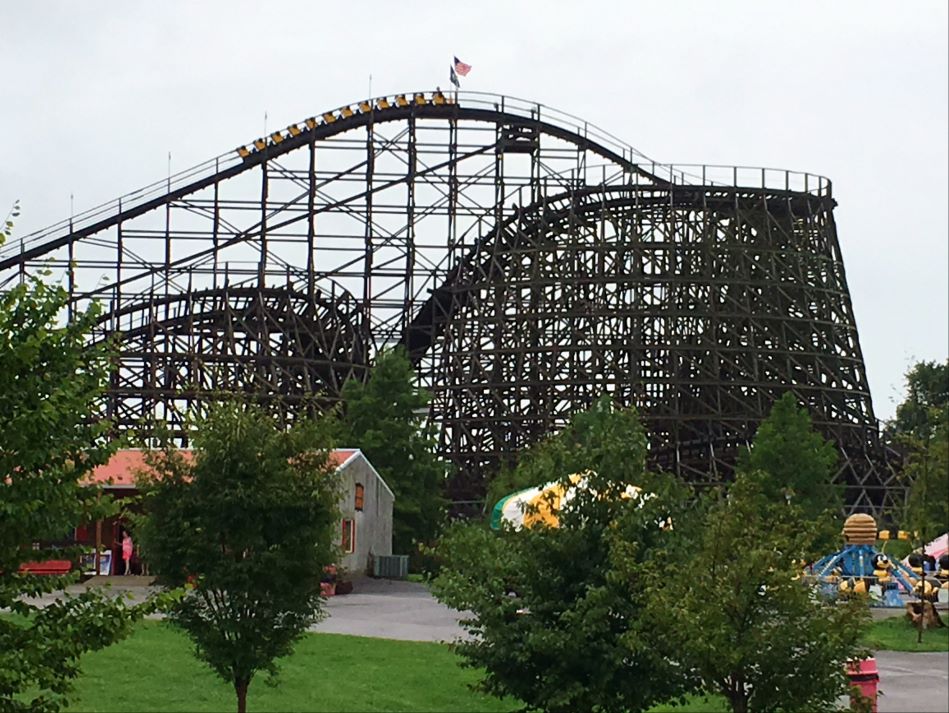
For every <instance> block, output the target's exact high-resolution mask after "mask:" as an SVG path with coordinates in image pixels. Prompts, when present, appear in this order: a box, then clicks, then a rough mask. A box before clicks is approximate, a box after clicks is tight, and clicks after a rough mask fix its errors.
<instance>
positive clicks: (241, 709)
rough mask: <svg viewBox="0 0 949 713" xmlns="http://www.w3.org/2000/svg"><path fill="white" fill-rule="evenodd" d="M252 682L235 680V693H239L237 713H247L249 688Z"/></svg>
mask: <svg viewBox="0 0 949 713" xmlns="http://www.w3.org/2000/svg"><path fill="white" fill-rule="evenodd" d="M249 684H250V681H243V680H239V679H238V680H235V681H234V692H235V693H237V713H247V686H248V685H249Z"/></svg>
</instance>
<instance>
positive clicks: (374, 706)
mask: <svg viewBox="0 0 949 713" xmlns="http://www.w3.org/2000/svg"><path fill="white" fill-rule="evenodd" d="M459 662H460V660H459V658H458V657H457V656H455V654H453V653H452V652H451V650H450V649H449V648H448V647H447V646H445V645H443V644H429V643H420V642H412V641H392V640H389V639H369V638H361V637H356V636H340V635H336V634H307V635H306V636H304V637H303V640H302V641H300V643H299V644H297V647H296V651H295V652H294V654H293V655H292V656H290V657H289V658H287V659H285V660H283V661H282V663H281V670H280V678H279V680H278V683H277V686H276V687H270V686H268V685H267V683H266V678H265V676H263V675H261V676H258V677H257V678H255V680H254V681H253V683H251V686H250V691H249V693H248V696H247V708H248V710H249V711H251V712H252V713H253V712H256V711H314V712H315V711H354V712H355V711H360V712H362V711H366V712H370V711H459V712H464V711H479V712H480V711H484V712H485V713H493V712H494V711H515V710H518V709H519V708H520V705H519V704H518V703H517V702H516V701H499V700H497V699H495V698H491V697H489V696H484V695H482V694H480V693H476V692H474V691H472V690H471V688H470V685H471V684H473V683H474V682H475V681H476V680H477V678H478V673H477V672H476V671H472V670H471V669H466V668H462V667H461V666H459ZM75 691H76V696H75V697H74V703H73V705H72V706H71V707H70V709H69V710H70V711H74V712H78V711H100V712H106V711H131V710H134V711H142V712H145V711H194V712H195V713H200V712H203V711H222V710H223V711H229V710H234V709H235V708H236V700H235V697H234V692H233V690H232V689H231V688H230V687H229V686H228V685H227V684H225V683H224V682H223V681H221V680H220V679H218V677H217V676H215V675H214V674H213V673H212V672H211V670H210V669H208V668H207V667H206V666H204V665H203V664H202V663H200V662H199V661H198V660H197V659H195V658H194V656H193V655H192V653H191V645H190V643H189V641H188V639H187V638H186V637H185V636H184V635H183V634H181V633H180V632H178V631H176V630H175V629H173V628H172V627H171V626H169V625H167V624H165V623H163V622H156V621H148V622H144V623H143V624H141V625H140V626H139V627H138V628H137V629H136V631H135V633H134V634H133V635H132V636H131V637H130V638H128V639H126V640H125V641H122V642H120V643H118V644H116V645H114V646H110V647H109V648H107V649H104V650H102V651H97V652H94V653H91V654H88V655H87V656H85V657H84V658H83V673H82V675H81V676H80V677H79V679H78V680H77V681H76V686H75ZM725 710H726V707H725V705H724V701H723V700H722V699H712V700H706V699H704V698H694V699H691V700H690V701H689V702H688V703H686V704H685V705H684V706H679V707H672V706H659V707H657V708H655V709H653V712H654V713H671V712H675V713H699V712H701V711H709V712H718V711H725Z"/></svg>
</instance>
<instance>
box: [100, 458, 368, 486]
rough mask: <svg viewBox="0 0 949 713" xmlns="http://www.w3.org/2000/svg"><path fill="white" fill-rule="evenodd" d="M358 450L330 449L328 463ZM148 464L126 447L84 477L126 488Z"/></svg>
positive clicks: (338, 465) (343, 462)
mask: <svg viewBox="0 0 949 713" xmlns="http://www.w3.org/2000/svg"><path fill="white" fill-rule="evenodd" d="M179 452H180V453H181V454H182V455H183V456H184V457H185V458H186V459H188V460H190V459H191V458H192V457H193V454H192V452H191V451H190V450H187V449H182V450H181V451H179ZM357 453H359V450H358V449H356V448H336V449H334V450H332V451H330V458H329V459H330V463H332V464H333V465H334V466H336V468H337V469H339V468H342V467H343V466H345V465H346V464H347V463H348V462H349V461H350V460H351V459H352V458H353V456H355V455H356V454H357ZM147 469H148V466H147V465H146V464H145V451H143V450H141V449H139V448H127V449H124V450H121V451H116V452H115V455H113V456H112V458H110V459H109V462H108V463H105V464H103V465H100V466H97V467H96V468H95V469H93V471H92V472H91V473H90V474H89V475H88V476H87V477H86V478H85V482H86V483H87V484H92V483H96V484H98V485H101V486H103V487H104V488H106V489H115V490H119V489H123V490H124V489H128V488H134V487H135V478H136V476H137V475H138V474H139V473H140V472H141V471H144V470H147Z"/></svg>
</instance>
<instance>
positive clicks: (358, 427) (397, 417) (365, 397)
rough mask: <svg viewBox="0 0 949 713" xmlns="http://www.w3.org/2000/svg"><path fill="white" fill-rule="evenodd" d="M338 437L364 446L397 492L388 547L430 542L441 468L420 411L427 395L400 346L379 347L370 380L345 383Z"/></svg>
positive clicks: (439, 513) (399, 549) (437, 522)
mask: <svg viewBox="0 0 949 713" xmlns="http://www.w3.org/2000/svg"><path fill="white" fill-rule="evenodd" d="M343 401H344V404H345V408H344V411H343V415H342V417H341V431H342V433H341V435H340V443H341V444H342V445H343V446H352V447H356V448H359V449H361V450H362V452H363V453H364V454H365V456H366V458H368V459H369V462H370V463H372V465H373V467H375V469H376V470H377V471H378V472H379V474H380V475H381V476H382V478H383V479H384V480H385V481H386V483H388V484H389V487H391V488H392V491H393V493H394V494H395V503H394V505H393V514H392V517H393V524H392V539H393V542H392V547H393V551H394V552H396V553H403V554H411V553H414V552H415V551H416V550H417V547H418V545H419V544H427V543H430V542H431V541H432V540H433V539H434V537H435V535H436V533H437V532H438V530H439V528H440V527H441V524H442V520H443V518H444V511H445V507H444V506H445V504H444V501H443V500H442V496H441V492H442V488H443V485H444V479H445V469H444V466H443V465H442V464H441V463H440V462H439V460H438V458H437V457H436V455H435V440H434V437H433V435H432V433H431V431H430V430H428V429H427V428H425V427H424V426H423V424H422V416H421V415H420V413H421V412H422V411H423V410H424V408H425V407H426V405H427V404H428V401H429V395H428V393H427V392H425V391H424V390H423V389H420V388H418V387H416V386H415V371H414V369H413V368H412V364H411V362H409V359H408V357H407V356H406V354H405V350H404V349H402V348H396V349H391V350H388V351H384V352H381V353H380V354H379V355H378V356H377V357H376V363H375V365H374V366H373V369H372V372H371V374H370V376H369V380H368V381H367V382H366V383H362V382H359V381H356V380H351V381H349V382H347V383H346V385H345V386H344V387H343Z"/></svg>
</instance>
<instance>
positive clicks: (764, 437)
mask: <svg viewBox="0 0 949 713" xmlns="http://www.w3.org/2000/svg"><path fill="white" fill-rule="evenodd" d="M836 463H837V451H836V450H835V449H834V445H833V443H831V442H830V441H827V440H825V439H824V438H823V437H822V436H821V435H820V434H819V433H817V432H816V431H815V430H814V428H813V426H812V425H811V417H810V415H808V413H807V410H806V409H803V408H801V407H800V406H798V404H797V400H796V399H795V397H794V395H793V394H792V393H791V392H786V393H785V394H784V395H783V396H782V397H781V398H780V399H778V400H777V401H776V402H775V404H774V406H773V407H772V409H771V413H770V415H769V416H768V418H766V419H765V420H764V421H762V422H761V425H760V426H759V427H758V432H757V433H756V434H755V439H754V442H753V443H752V446H751V449H750V450H747V451H744V452H743V453H742V454H741V456H740V457H739V460H738V470H740V471H742V472H745V473H752V472H757V473H758V474H759V476H760V487H761V488H762V490H763V492H764V494H765V496H767V497H769V498H771V499H772V500H775V501H787V502H789V503H792V504H794V505H795V506H797V507H798V508H800V510H801V514H802V516H803V517H804V518H805V519H806V520H808V521H818V520H823V521H824V522H828V523H832V516H833V515H836V514H837V513H838V512H839V511H840V510H841V509H842V507H843V498H842V494H841V490H840V487H839V486H838V485H836V484H835V483H834V466H835V465H836Z"/></svg>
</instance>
